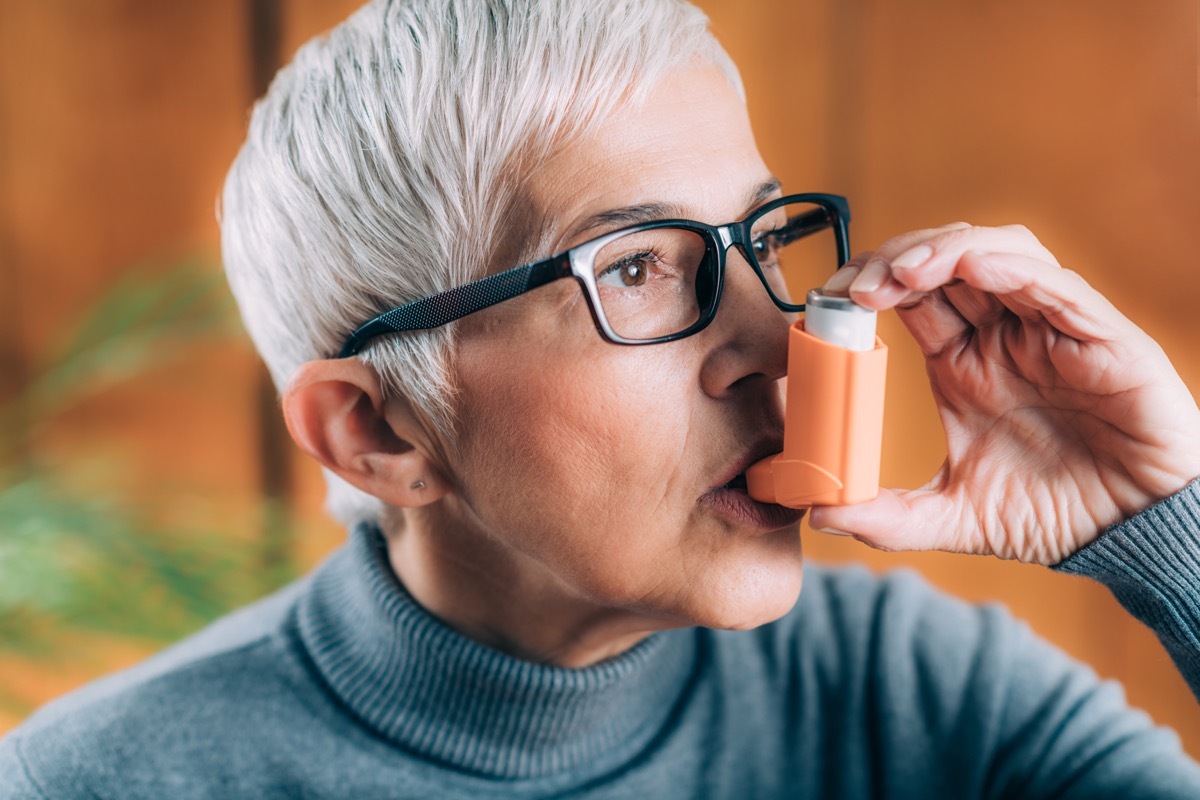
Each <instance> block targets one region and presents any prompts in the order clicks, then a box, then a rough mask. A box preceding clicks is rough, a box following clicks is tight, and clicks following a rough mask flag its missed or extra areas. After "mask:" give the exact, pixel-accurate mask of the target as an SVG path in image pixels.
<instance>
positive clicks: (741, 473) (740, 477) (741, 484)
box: [710, 437, 783, 491]
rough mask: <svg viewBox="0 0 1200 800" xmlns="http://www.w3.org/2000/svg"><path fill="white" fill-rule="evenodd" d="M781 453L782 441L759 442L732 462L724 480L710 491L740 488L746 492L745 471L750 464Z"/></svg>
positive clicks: (776, 439) (769, 438) (771, 439)
mask: <svg viewBox="0 0 1200 800" xmlns="http://www.w3.org/2000/svg"><path fill="white" fill-rule="evenodd" d="M781 452H783V439H781V438H778V437H768V438H764V439H761V440H759V441H758V442H756V443H755V444H754V446H753V447H751V448H750V449H749V450H747V451H746V452H745V453H744V454H743V455H742V457H741V458H739V459H738V460H737V461H736V462H734V466H733V467H732V468H731V469H730V471H729V472H727V473H725V476H724V479H723V480H722V481H721V482H720V483H718V484H717V485H716V486H714V487H712V489H710V491H716V490H717V489H729V488H740V489H741V490H742V491H745V490H746V470H748V469H749V468H750V465H751V464H756V463H758V462H759V461H762V460H763V459H764V458H766V457H767V456H773V455H776V454H777V453H781Z"/></svg>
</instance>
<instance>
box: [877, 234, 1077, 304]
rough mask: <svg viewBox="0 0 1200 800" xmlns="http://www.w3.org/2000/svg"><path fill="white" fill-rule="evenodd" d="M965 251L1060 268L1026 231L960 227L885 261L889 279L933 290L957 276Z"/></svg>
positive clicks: (917, 289)
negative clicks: (1006, 255)
mask: <svg viewBox="0 0 1200 800" xmlns="http://www.w3.org/2000/svg"><path fill="white" fill-rule="evenodd" d="M968 252H975V253H984V254H991V253H1016V254H1018V255H1023V256H1027V257H1029V258H1031V259H1035V260H1038V261H1040V262H1042V263H1043V264H1044V265H1045V268H1046V269H1060V267H1059V265H1058V262H1057V261H1056V260H1055V259H1054V256H1053V255H1051V254H1050V252H1049V251H1047V250H1046V248H1045V247H1043V246H1042V243H1041V242H1039V241H1038V240H1037V239H1036V238H1035V237H1034V236H1033V235H1032V234H1030V233H1029V232H1028V231H1027V230H1026V229H1025V228H1021V227H1018V226H1010V227H1006V228H969V229H965V228H960V229H956V230H951V231H945V232H943V233H940V234H938V235H937V236H935V237H933V238H930V239H927V240H925V241H923V242H921V243H920V244H919V245H917V246H916V247H913V248H911V249H909V250H906V251H905V252H903V253H900V254H898V255H896V256H894V257H892V258H891V259H889V260H888V267H889V268H890V270H891V277H892V278H893V279H895V280H896V281H898V282H899V283H901V284H903V285H904V286H907V287H908V288H910V289H912V290H915V291H925V292H928V291H932V290H933V289H936V288H937V287H939V286H943V285H945V284H947V283H949V282H951V281H952V280H954V278H955V276H956V270H957V267H958V262H959V260H960V259H962V257H963V255H964V254H966V253H968Z"/></svg>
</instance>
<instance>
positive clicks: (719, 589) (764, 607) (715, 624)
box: [689, 548, 804, 630]
mask: <svg viewBox="0 0 1200 800" xmlns="http://www.w3.org/2000/svg"><path fill="white" fill-rule="evenodd" d="M709 577H710V579H709V580H706V581H703V582H699V581H698V582H697V584H698V591H697V594H696V595H695V596H694V597H693V598H692V599H693V607H692V609H691V611H692V613H691V614H690V615H689V616H691V617H692V618H693V619H694V620H695V622H694V624H696V625H701V626H703V627H706V628H714V629H719V630H750V629H752V628H757V627H759V626H761V625H765V624H767V623H768V622H774V621H775V620H777V619H779V618H780V617H783V616H785V615H786V614H787V613H788V612H789V611H791V610H792V608H793V607H794V606H795V605H796V601H797V600H799V599H800V586H801V584H802V582H803V577H804V573H803V570H802V559H801V558H800V554H799V552H798V548H797V552H796V553H795V555H794V557H790V558H789V557H783V558H780V559H778V560H775V561H772V562H769V563H759V564H751V565H745V564H741V565H736V566H733V567H729V568H726V569H724V570H722V571H721V573H720V574H717V575H711V576H709ZM699 587H703V588H699Z"/></svg>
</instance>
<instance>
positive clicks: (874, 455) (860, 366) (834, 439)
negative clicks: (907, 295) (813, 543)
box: [746, 289, 887, 508]
mask: <svg viewBox="0 0 1200 800" xmlns="http://www.w3.org/2000/svg"><path fill="white" fill-rule="evenodd" d="M875 318H876V313H875V312H874V311H872V310H870V309H868V308H863V307H862V306H860V305H858V304H856V303H854V302H852V301H851V300H850V299H849V298H848V297H839V296H835V295H827V294H825V293H824V291H822V290H821V289H813V290H812V291H810V292H809V293H808V297H807V299H806V300H805V311H804V318H803V319H801V320H799V321H798V322H796V323H795V324H793V325H792V327H791V329H790V330H789V331H788V381H787V408H786V412H785V420H784V427H783V452H782V453H779V454H777V455H774V456H769V457H767V458H764V459H763V460H762V461H759V462H757V463H755V464H754V465H753V466H751V467H750V468H749V469H748V470H746V487H747V491H748V492H749V494H750V496H751V497H752V498H754V499H755V500H759V501H762V502H765V503H778V504H779V505H783V506H788V507H790V508H807V507H809V506H815V505H820V506H840V505H850V504H851V503H861V502H863V501H866V500H871V499H873V498H874V497H875V496H876V495H877V494H879V456H880V449H881V446H882V443H883V385H884V377H885V374H886V371H887V346H886V345H885V344H884V343H883V342H882V341H880V339H879V337H878V336H876V335H875Z"/></svg>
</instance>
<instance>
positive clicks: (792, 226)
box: [750, 203, 840, 305]
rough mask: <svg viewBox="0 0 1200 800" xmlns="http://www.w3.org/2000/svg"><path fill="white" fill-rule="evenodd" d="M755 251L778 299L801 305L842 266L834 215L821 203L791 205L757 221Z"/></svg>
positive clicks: (754, 241)
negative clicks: (813, 290) (811, 292)
mask: <svg viewBox="0 0 1200 800" xmlns="http://www.w3.org/2000/svg"><path fill="white" fill-rule="evenodd" d="M750 235H751V242H752V247H751V250H752V252H753V254H754V258H755V259H756V260H757V261H758V265H759V267H760V268H761V269H762V272H763V275H764V276H765V277H766V279H767V286H768V288H769V289H770V290H771V294H773V295H774V296H775V299H777V300H780V301H782V302H784V303H791V304H794V305H800V304H803V303H804V298H805V296H806V295H807V294H808V290H809V289H815V288H816V287H818V286H822V285H824V283H825V281H827V280H828V279H829V276H830V275H832V274H833V273H834V270H836V269H837V268H838V267H839V266H840V264H839V263H838V246H837V233H836V232H835V226H834V216H833V213H832V212H831V211H829V210H828V209H826V208H825V207H824V206H822V205H818V204H817V203H787V204H786V205H782V206H780V207H779V208H775V209H772V210H771V211H768V212H767V213H766V214H764V215H763V216H761V217H759V218H758V219H756V220H755V221H754V225H753V227H752V228H751V232H750Z"/></svg>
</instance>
